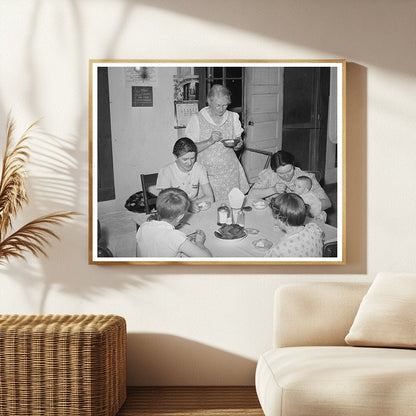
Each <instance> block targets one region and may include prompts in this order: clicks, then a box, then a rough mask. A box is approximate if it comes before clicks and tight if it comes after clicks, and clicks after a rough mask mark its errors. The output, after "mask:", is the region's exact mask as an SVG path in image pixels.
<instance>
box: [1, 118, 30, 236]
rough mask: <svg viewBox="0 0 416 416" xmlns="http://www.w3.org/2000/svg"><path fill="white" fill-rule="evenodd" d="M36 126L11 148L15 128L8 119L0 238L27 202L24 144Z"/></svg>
mask: <svg viewBox="0 0 416 416" xmlns="http://www.w3.org/2000/svg"><path fill="white" fill-rule="evenodd" d="M36 124H37V122H35V123H33V124H32V125H30V126H29V128H27V129H26V131H25V132H24V133H23V135H22V136H21V137H20V139H19V140H18V141H17V143H16V144H15V145H14V146H13V133H14V129H15V126H14V122H13V120H11V119H10V117H9V121H8V125H7V137H6V148H5V152H4V156H3V166H2V172H1V179H0V238H1V237H2V236H4V235H5V234H6V232H7V230H8V229H9V228H10V227H11V226H12V218H13V217H15V216H16V214H17V212H18V210H19V209H21V208H22V207H23V204H24V203H27V202H28V198H27V194H26V189H25V179H26V176H27V172H26V169H25V164H26V162H27V161H28V159H29V148H28V147H27V146H26V144H25V142H26V140H27V139H29V137H30V136H29V133H30V131H31V130H32V128H33V127H34V126H35V125H36Z"/></svg>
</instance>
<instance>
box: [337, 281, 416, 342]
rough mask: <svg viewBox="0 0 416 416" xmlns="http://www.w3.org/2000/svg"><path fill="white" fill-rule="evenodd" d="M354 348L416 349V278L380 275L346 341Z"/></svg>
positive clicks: (371, 287)
mask: <svg viewBox="0 0 416 416" xmlns="http://www.w3.org/2000/svg"><path fill="white" fill-rule="evenodd" d="M345 342H346V343H347V344H349V345H354V346H372V347H402V348H416V274H413V273H402V274H398V273H380V274H378V275H377V276H376V278H375V279H374V282H373V283H372V285H371V286H370V288H369V290H368V292H367V294H366V295H365V296H364V298H363V300H362V302H361V304H360V307H359V308H358V312H357V315H356V316H355V319H354V322H353V324H352V326H351V328H350V330H349V332H348V334H347V336H346V337H345Z"/></svg>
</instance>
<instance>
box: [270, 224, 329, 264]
mask: <svg viewBox="0 0 416 416" xmlns="http://www.w3.org/2000/svg"><path fill="white" fill-rule="evenodd" d="M323 246H324V233H323V231H322V230H321V229H320V228H319V227H318V226H317V225H316V224H315V223H313V222H310V223H308V224H306V225H305V227H304V228H303V230H302V231H300V232H298V233H296V234H292V235H290V236H285V237H283V238H282V239H281V240H280V241H279V242H278V243H277V244H275V245H274V246H273V247H272V248H271V249H270V250H269V251H268V252H267V253H266V254H265V256H264V257H322V251H323Z"/></svg>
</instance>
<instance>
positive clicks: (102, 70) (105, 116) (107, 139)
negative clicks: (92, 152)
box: [97, 67, 115, 202]
mask: <svg viewBox="0 0 416 416" xmlns="http://www.w3.org/2000/svg"><path fill="white" fill-rule="evenodd" d="M97 75H98V77H97V80H98V84H97V86H98V97H97V151H98V174H97V179H98V202H100V201H108V200H112V199H114V198H115V191H114V172H113V150H112V140H111V121H110V99H109V92H108V68H107V67H99V68H98V74H97Z"/></svg>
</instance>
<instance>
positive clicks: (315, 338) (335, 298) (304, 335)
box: [273, 282, 370, 348]
mask: <svg viewBox="0 0 416 416" xmlns="http://www.w3.org/2000/svg"><path fill="white" fill-rule="evenodd" d="M369 286H370V284H369V283H335V282H334V283H333V282H329V283H300V284H291V285H287V286H282V287H280V288H278V289H277V290H276V292H275V298H274V320H273V322H274V324H273V326H274V337H273V345H274V347H275V348H278V347H293V346H311V345H346V343H345V341H344V338H345V336H346V335H347V333H348V331H349V329H350V327H351V325H352V322H353V320H354V318H355V315H356V313H357V310H358V307H359V306H360V303H361V300H362V298H363V296H364V295H365V294H366V293H367V290H368V288H369Z"/></svg>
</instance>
